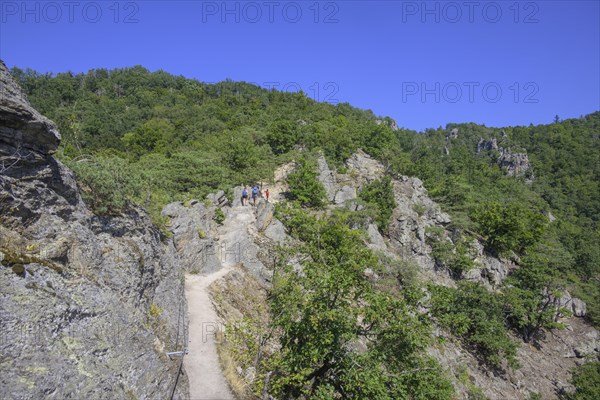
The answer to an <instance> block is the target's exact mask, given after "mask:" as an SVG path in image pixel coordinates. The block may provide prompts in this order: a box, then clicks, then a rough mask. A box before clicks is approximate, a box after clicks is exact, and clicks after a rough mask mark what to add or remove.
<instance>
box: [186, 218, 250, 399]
mask: <svg viewBox="0 0 600 400" xmlns="http://www.w3.org/2000/svg"><path fill="white" fill-rule="evenodd" d="M255 222H256V217H255V215H254V212H253V207H250V206H246V207H242V206H235V207H232V208H231V209H229V214H228V215H227V217H226V218H225V221H224V224H223V226H221V227H219V241H218V243H219V248H218V249H217V251H218V252H219V257H220V260H221V265H222V267H221V269H220V270H218V271H216V272H214V273H211V274H208V275H192V274H186V276H185V296H186V298H187V302H188V321H189V334H188V336H189V342H188V351H189V353H188V354H187V355H186V356H185V359H184V366H185V370H186V372H187V375H188V378H189V383H190V400H233V399H235V397H234V396H233V394H232V392H231V390H230V389H229V386H228V384H227V380H226V379H225V377H224V375H223V371H222V370H221V364H220V362H219V356H218V354H217V340H218V335H217V334H218V332H219V331H222V329H223V327H222V326H221V325H220V323H219V318H218V317H217V314H216V312H215V308H214V306H213V303H212V301H211V299H210V296H209V290H208V287H209V286H210V284H211V283H213V282H215V281H216V280H218V279H220V278H222V277H223V276H225V275H226V274H227V273H228V272H229V271H231V269H232V267H233V266H234V265H235V264H236V263H238V262H240V259H241V254H240V253H241V251H240V243H243V237H244V235H248V232H249V230H252V229H253V228H254V225H255ZM236 249H237V250H236Z"/></svg>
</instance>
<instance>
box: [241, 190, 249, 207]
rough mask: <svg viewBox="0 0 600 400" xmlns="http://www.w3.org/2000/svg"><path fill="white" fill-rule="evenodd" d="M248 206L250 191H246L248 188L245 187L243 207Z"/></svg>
mask: <svg viewBox="0 0 600 400" xmlns="http://www.w3.org/2000/svg"><path fill="white" fill-rule="evenodd" d="M246 204H248V191H247V190H246V186H244V190H242V205H243V206H245V205H246Z"/></svg>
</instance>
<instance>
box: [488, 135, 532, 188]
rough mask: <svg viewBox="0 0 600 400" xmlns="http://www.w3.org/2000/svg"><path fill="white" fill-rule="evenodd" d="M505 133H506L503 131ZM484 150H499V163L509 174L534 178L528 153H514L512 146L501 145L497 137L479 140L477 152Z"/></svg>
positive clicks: (529, 178)
mask: <svg viewBox="0 0 600 400" xmlns="http://www.w3.org/2000/svg"><path fill="white" fill-rule="evenodd" d="M503 135H506V134H505V133H504V132H503ZM503 137H504V136H503ZM482 151H494V152H497V153H498V160H497V163H498V165H499V166H500V167H501V168H503V169H504V170H505V171H506V174H507V175H508V176H524V177H527V178H528V180H530V181H532V180H533V179H534V175H533V170H532V168H531V163H530V162H529V156H527V153H513V152H512V150H511V149H510V148H503V147H499V146H498V142H497V140H496V138H492V139H489V140H485V139H481V140H479V143H477V154H479V153H481V152H482Z"/></svg>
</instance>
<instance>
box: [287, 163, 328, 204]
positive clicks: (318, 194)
mask: <svg viewBox="0 0 600 400" xmlns="http://www.w3.org/2000/svg"><path fill="white" fill-rule="evenodd" d="M316 168H317V165H316V163H315V162H313V161H310V160H308V159H306V158H303V159H301V160H300V161H299V162H298V166H297V167H296V169H295V170H294V171H293V172H292V173H291V174H289V175H288V184H289V193H290V196H291V198H292V199H293V200H296V201H298V202H299V203H300V204H301V205H302V206H305V207H322V206H324V205H325V199H326V196H327V194H326V192H325V188H324V187H323V185H321V183H320V182H319V181H318V179H317V173H316Z"/></svg>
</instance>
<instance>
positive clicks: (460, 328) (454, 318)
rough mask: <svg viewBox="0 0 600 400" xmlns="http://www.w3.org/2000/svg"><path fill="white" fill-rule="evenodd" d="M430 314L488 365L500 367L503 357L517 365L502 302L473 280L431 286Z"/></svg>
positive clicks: (514, 346)
mask: <svg viewBox="0 0 600 400" xmlns="http://www.w3.org/2000/svg"><path fill="white" fill-rule="evenodd" d="M429 290H430V292H431V303H432V307H431V313H432V315H433V316H434V317H436V318H437V319H438V321H439V323H440V324H441V325H442V326H443V327H445V328H446V329H448V330H450V332H452V334H454V335H455V336H457V337H459V338H460V339H462V340H463V341H464V343H465V344H467V346H469V347H471V348H472V349H473V350H474V351H475V352H476V353H477V354H479V355H480V356H481V357H482V359H483V361H484V362H485V363H486V364H488V365H489V366H491V367H494V368H501V366H502V360H503V359H506V360H507V362H508V365H509V366H511V367H516V366H517V361H516V354H517V344H516V343H515V342H514V341H513V340H512V339H511V338H510V336H509V335H508V331H507V329H506V327H505V325H504V314H503V309H502V301H501V299H500V298H499V297H498V296H497V295H494V294H492V293H490V292H488V291H487V289H485V288H484V287H483V286H481V285H479V284H477V283H474V282H464V281H463V282H459V283H458V288H457V289H453V288H448V287H444V286H435V285H431V286H430V287H429Z"/></svg>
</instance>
